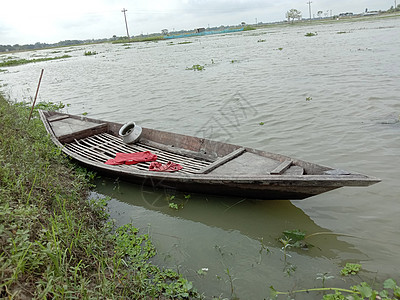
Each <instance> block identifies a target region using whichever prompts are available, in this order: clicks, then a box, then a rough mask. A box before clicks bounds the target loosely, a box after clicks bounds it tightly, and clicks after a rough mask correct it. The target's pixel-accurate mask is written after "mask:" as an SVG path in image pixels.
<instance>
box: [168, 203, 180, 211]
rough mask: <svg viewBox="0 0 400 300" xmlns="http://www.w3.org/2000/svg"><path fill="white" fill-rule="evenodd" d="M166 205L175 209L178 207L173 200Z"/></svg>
mask: <svg viewBox="0 0 400 300" xmlns="http://www.w3.org/2000/svg"><path fill="white" fill-rule="evenodd" d="M168 207H169V208H172V209H175V210H178V209H179V207H178V204H176V203H174V202H171V203H169V204H168Z"/></svg>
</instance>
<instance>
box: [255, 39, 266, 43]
mask: <svg viewBox="0 0 400 300" xmlns="http://www.w3.org/2000/svg"><path fill="white" fill-rule="evenodd" d="M266 41H267V40H261V39H260V40H258V41H257V43H264V42H266Z"/></svg>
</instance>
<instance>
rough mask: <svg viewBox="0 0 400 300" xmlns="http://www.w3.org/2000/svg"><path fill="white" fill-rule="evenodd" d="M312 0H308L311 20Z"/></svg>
mask: <svg viewBox="0 0 400 300" xmlns="http://www.w3.org/2000/svg"><path fill="white" fill-rule="evenodd" d="M311 3H312V2H311V1H308V2H307V4H308V11H309V12H310V21H311Z"/></svg>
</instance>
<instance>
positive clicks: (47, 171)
mask: <svg viewBox="0 0 400 300" xmlns="http://www.w3.org/2000/svg"><path fill="white" fill-rule="evenodd" d="M41 105H42V106H43V104H41ZM45 106H47V108H49V107H48V106H53V108H60V106H62V105H52V104H50V105H49V104H48V105H45ZM29 110H30V108H28V107H27V106H26V105H24V104H10V103H9V102H8V101H6V100H5V99H4V97H3V96H1V95H0V298H8V299H32V298H36V299H50V298H56V299H59V298H68V299H71V298H78V299H89V298H97V299H114V298H119V299H121V298H126V299H189V298H198V297H199V295H198V293H197V292H196V291H195V290H194V288H193V286H192V284H191V282H189V281H187V280H186V279H185V278H183V277H182V276H181V275H179V274H177V273H176V272H175V271H173V270H162V269H160V268H159V267H157V266H154V265H152V264H151V263H150V259H151V257H153V256H154V255H155V254H156V249H155V248H154V247H153V245H152V244H151V241H150V238H149V237H148V236H147V235H141V234H139V232H138V230H137V229H136V228H134V227H133V226H132V225H125V226H123V227H121V228H116V229H115V228H112V226H111V225H110V224H109V223H107V222H106V220H107V217H108V216H107V214H106V213H105V209H104V205H105V204H106V201H104V200H100V201H97V202H91V203H89V201H88V200H87V199H88V198H87V196H88V191H89V188H90V179H92V178H93V176H94V174H92V173H90V172H87V171H86V170H85V169H82V168H79V167H78V166H77V165H76V164H74V163H72V162H71V161H69V159H68V158H67V157H65V156H64V155H63V154H62V152H61V151H60V150H59V149H58V148H56V146H55V145H54V144H53V143H52V142H51V140H50V138H49V137H48V135H47V133H46V131H45V129H44V126H43V125H42V122H41V121H40V119H39V118H38V115H37V113H36V112H35V113H34V115H33V116H34V117H33V118H32V119H31V120H30V121H28V116H29Z"/></svg>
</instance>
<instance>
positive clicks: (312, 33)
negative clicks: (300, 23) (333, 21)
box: [305, 32, 318, 36]
mask: <svg viewBox="0 0 400 300" xmlns="http://www.w3.org/2000/svg"><path fill="white" fill-rule="evenodd" d="M316 35H318V34H317V33H316V32H315V33H314V32H307V33H306V34H305V36H316Z"/></svg>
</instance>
